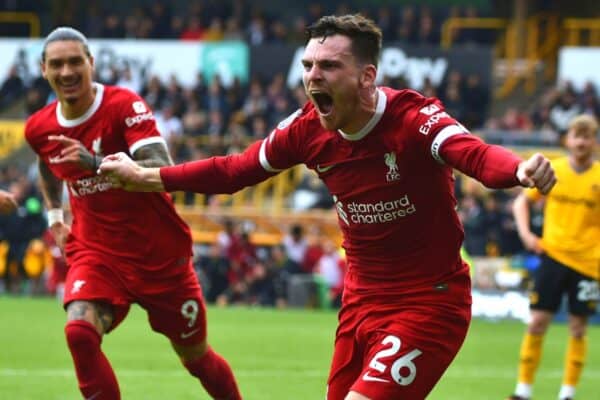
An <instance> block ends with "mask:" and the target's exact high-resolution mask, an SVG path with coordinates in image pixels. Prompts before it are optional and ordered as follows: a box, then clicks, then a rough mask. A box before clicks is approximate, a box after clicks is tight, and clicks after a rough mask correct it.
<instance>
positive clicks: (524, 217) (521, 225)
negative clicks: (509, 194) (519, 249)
mask: <svg viewBox="0 0 600 400" xmlns="http://www.w3.org/2000/svg"><path fill="white" fill-rule="evenodd" d="M512 211H513V216H514V217H515V223H516V225H517V231H518V232H519V236H520V237H521V238H523V237H524V236H525V235H527V234H528V233H529V232H530V229H529V201H528V200H527V196H525V194H524V193H521V194H519V195H518V196H517V197H516V198H515V200H514V202H513V207H512Z"/></svg>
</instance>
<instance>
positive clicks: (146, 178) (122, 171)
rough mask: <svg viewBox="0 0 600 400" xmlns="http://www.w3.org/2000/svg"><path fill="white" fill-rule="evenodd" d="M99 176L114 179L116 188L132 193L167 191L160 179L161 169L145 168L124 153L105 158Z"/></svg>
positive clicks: (99, 169)
mask: <svg viewBox="0 0 600 400" xmlns="http://www.w3.org/2000/svg"><path fill="white" fill-rule="evenodd" d="M136 154H137V152H136ZM98 174H101V175H106V176H109V177H111V178H113V179H114V183H113V185H114V186H115V187H121V188H122V189H124V190H127V191H130V192H164V191H165V187H164V185H163V183H162V180H161V178H160V168H155V167H152V168H149V167H143V166H141V165H140V164H138V163H137V162H135V161H133V160H132V159H131V158H129V156H128V155H127V154H125V153H123V152H120V153H116V154H111V155H109V156H106V157H104V159H103V160H102V163H101V164H100V167H99V168H98Z"/></svg>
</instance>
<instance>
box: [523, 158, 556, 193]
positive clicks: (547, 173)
mask: <svg viewBox="0 0 600 400" xmlns="http://www.w3.org/2000/svg"><path fill="white" fill-rule="evenodd" d="M517 179H518V180H519V182H520V183H521V185H523V186H525V187H530V188H533V187H535V188H537V189H538V190H539V191H540V193H542V194H547V193H548V192H550V189H552V187H553V186H554V184H556V176H555V175H554V170H553V169H552V166H551V165H550V160H548V159H547V158H546V157H544V156H543V155H542V154H540V153H535V154H534V155H533V156H531V157H530V158H529V159H528V160H525V161H522V162H521V163H520V164H519V167H518V168H517Z"/></svg>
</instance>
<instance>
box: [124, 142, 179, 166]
mask: <svg viewBox="0 0 600 400" xmlns="http://www.w3.org/2000/svg"><path fill="white" fill-rule="evenodd" d="M133 159H134V160H135V162H136V163H137V164H138V165H140V166H142V167H157V168H158V167H164V166H166V165H173V160H172V159H171V156H170V155H169V152H168V151H167V148H166V147H165V145H163V144H162V143H152V144H148V145H145V146H142V147H140V148H139V149H137V150H136V152H135V153H134V154H133Z"/></svg>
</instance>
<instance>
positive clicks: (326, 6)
mask: <svg viewBox="0 0 600 400" xmlns="http://www.w3.org/2000/svg"><path fill="white" fill-rule="evenodd" d="M4 3H5V4H4V8H5V9H6V10H15V11H30V12H34V13H37V14H38V15H40V16H48V17H49V18H42V22H43V23H44V25H47V26H49V27H53V26H61V25H68V26H72V27H74V28H77V29H79V30H81V31H82V32H85V33H86V35H87V36H88V37H90V38H113V39H118V38H136V39H181V40H245V41H247V42H248V43H249V44H251V45H260V44H266V43H294V44H298V43H302V42H303V41H304V31H305V28H306V26H307V25H308V24H310V23H312V22H315V21H316V20H317V19H318V18H319V17H321V16H323V15H328V14H338V15H341V14H348V13H354V12H361V13H362V14H364V15H366V16H369V17H370V18H372V19H373V20H375V21H376V22H377V23H378V25H379V26H380V27H381V28H382V31H383V34H384V38H385V40H386V41H387V42H403V43H411V44H429V45H438V44H439V43H440V38H441V27H442V24H443V23H444V21H446V20H447V19H448V18H451V17H472V18H475V17H479V16H486V15H485V13H486V12H487V11H488V10H486V7H482V8H478V7H476V6H470V5H468V6H459V5H455V6H443V5H440V6H435V7H432V6H429V5H424V4H419V2H414V3H413V4H410V3H409V2H407V4H398V5H391V4H385V3H384V4H382V3H381V2H373V3H371V4H369V3H367V2H361V1H354V2H353V1H339V0H331V1H328V2H325V3H324V2H316V1H300V2H295V4H285V5H284V6H282V3H281V4H278V2H271V3H269V2H267V1H245V0H192V1H185V2H184V1H176V0H175V1H171V2H165V1H160V0H153V1H140V0H138V1H130V2H124V3H122V4H120V5H116V4H114V3H108V4H107V3H106V2H104V1H100V0H90V1H86V2H85V3H82V2H80V1H74V0H60V1H53V2H36V1H26V0H21V1H20V2H15V1H11V0H5V1H4ZM479 4H480V5H481V4H482V3H481V2H480V3H479ZM14 29H15V30H14V34H13V35H19V34H20V35H22V33H21V31H20V30H19V29H18V27H14ZM3 33H4V34H5V35H6V36H11V32H10V31H7V32H3ZM46 33H47V32H46ZM46 33H44V32H42V35H44V34H46ZM453 40H454V41H455V42H458V43H473V44H477V43H485V44H491V43H493V42H494V40H495V37H494V36H493V35H492V34H491V33H483V34H482V32H476V31H471V30H462V31H461V32H456V34H455V35H454V38H453Z"/></svg>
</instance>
